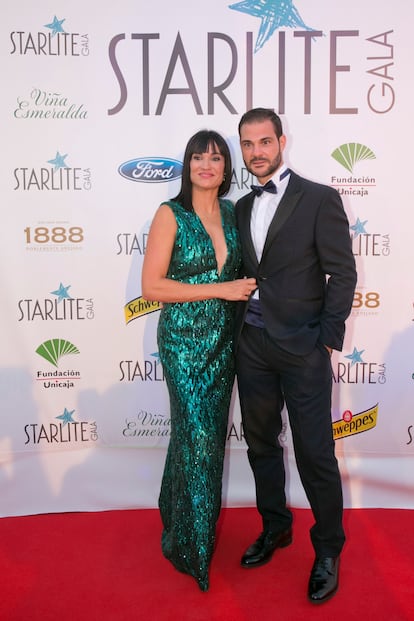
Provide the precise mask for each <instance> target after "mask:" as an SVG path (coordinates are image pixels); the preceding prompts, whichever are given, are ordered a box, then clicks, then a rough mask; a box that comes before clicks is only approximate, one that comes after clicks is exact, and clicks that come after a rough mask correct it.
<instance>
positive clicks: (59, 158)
mask: <svg viewBox="0 0 414 621" xmlns="http://www.w3.org/2000/svg"><path fill="white" fill-rule="evenodd" d="M67 157H68V154H67V153H66V155H61V154H60V153H59V151H56V155H55V158H54V159H53V160H47V163H48V164H53V166H54V167H55V170H58V169H59V168H68V165H67V164H66V162H65V158H67Z"/></svg>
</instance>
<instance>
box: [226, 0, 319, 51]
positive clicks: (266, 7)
mask: <svg viewBox="0 0 414 621" xmlns="http://www.w3.org/2000/svg"><path fill="white" fill-rule="evenodd" d="M229 9H233V10H234V11H241V13H247V14H248V15H253V17H260V19H261V20H262V23H261V24H260V28H259V34H258V35H257V39H256V45H255V49H254V51H255V52H257V51H258V50H260V48H261V47H263V45H264V44H265V43H266V41H268V40H269V39H270V37H271V36H272V34H273V33H274V31H275V30H277V29H278V28H303V29H304V30H315V29H314V28H310V27H309V26H307V25H306V24H305V22H304V21H303V19H302V18H301V16H300V15H299V12H298V10H297V9H296V7H294V6H293V0H242V2H236V3H235V4H229Z"/></svg>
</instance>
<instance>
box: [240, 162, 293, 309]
mask: <svg viewBox="0 0 414 621" xmlns="http://www.w3.org/2000/svg"><path fill="white" fill-rule="evenodd" d="M286 170H287V166H285V165H283V166H282V167H281V168H279V170H278V171H277V172H276V173H275V174H274V175H273V177H272V180H273V182H274V184H275V185H276V188H277V194H272V193H271V192H263V194H261V195H260V196H256V197H255V198H254V202H253V209H252V215H251V219H250V232H251V235H252V240H253V245H254V249H255V251H256V256H257V260H258V261H259V263H260V260H261V258H262V253H263V248H264V245H265V241H266V237H267V233H268V230H269V226H270V223H271V221H272V220H273V217H274V215H275V213H276V209H277V208H278V206H279V203H280V201H281V200H282V197H283V195H284V193H285V190H286V188H287V185H288V183H289V177H290V174H287V175H286V176H285V177H283V179H282V180H280V176H281V175H283V173H284V172H285V171H286ZM253 298H256V299H258V298H259V292H258V290H256V291H255V293H254V294H253Z"/></svg>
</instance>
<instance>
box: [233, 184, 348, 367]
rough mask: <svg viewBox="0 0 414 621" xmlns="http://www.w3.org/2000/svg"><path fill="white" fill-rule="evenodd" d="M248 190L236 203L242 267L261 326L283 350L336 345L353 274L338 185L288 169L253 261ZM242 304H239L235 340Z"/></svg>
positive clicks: (338, 346)
mask: <svg viewBox="0 0 414 621" xmlns="http://www.w3.org/2000/svg"><path fill="white" fill-rule="evenodd" d="M253 199H254V195H253V193H249V194H247V195H246V196H243V197H242V198H241V199H240V200H238V201H237V203H236V215H237V222H238V227H239V232H240V238H241V244H242V253H243V264H244V265H243V269H244V274H245V276H247V277H253V278H256V280H257V283H258V287H259V292H260V302H261V308H262V313H263V320H264V324H265V329H266V331H267V332H268V334H269V336H270V337H271V338H272V339H273V340H274V341H275V342H276V343H277V344H278V345H279V346H280V347H282V348H283V349H285V350H286V351H288V352H291V353H294V354H297V355H305V354H307V353H309V352H310V351H312V349H313V348H314V347H315V345H316V343H317V342H318V341H319V342H320V343H321V344H323V345H328V346H329V347H332V348H333V349H337V350H341V349H342V344H343V339H344V334H345V320H346V318H347V317H348V315H349V313H350V311H351V307H352V302H353V296H354V290H355V285H356V280H357V275H356V269H355V259H354V256H353V253H352V246H351V238H350V234H349V223H348V219H347V216H346V214H345V211H344V208H343V205H342V200H341V198H340V196H339V194H338V192H337V191H336V190H334V189H333V188H330V187H328V186H326V185H321V184H318V183H314V182H312V181H309V180H307V179H304V178H303V177H300V176H299V175H297V174H295V173H294V172H291V175H290V179H289V183H288V186H287V189H286V192H285V194H284V196H283V198H282V200H281V202H280V204H279V206H278V208H277V211H276V213H275V216H274V218H273V220H272V222H271V224H270V227H269V231H268V235H267V238H266V242H265V246H264V249H263V255H262V259H261V261H260V263H258V261H257V257H256V253H255V250H254V246H253V241H252V237H251V233H250V218H251V211H252V206H253ZM246 310H247V304H241V305H239V309H238V311H239V312H238V316H237V322H236V326H237V327H236V330H237V332H236V343H237V339H238V336H239V335H240V332H241V329H242V326H243V322H244V316H245V312H246Z"/></svg>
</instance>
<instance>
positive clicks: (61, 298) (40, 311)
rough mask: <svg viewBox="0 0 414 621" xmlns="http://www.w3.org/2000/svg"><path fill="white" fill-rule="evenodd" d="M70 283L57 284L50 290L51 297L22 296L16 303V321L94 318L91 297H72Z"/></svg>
mask: <svg viewBox="0 0 414 621" xmlns="http://www.w3.org/2000/svg"><path fill="white" fill-rule="evenodd" d="M70 288H71V285H63V283H60V284H59V286H58V287H57V288H56V289H55V290H54V291H50V295H51V296H53V297H46V298H22V299H21V300H19V301H18V303H17V308H18V311H19V314H18V319H17V320H18V321H28V322H32V321H83V320H85V319H94V317H95V311H94V303H93V299H92V298H80V297H79V298H78V297H72V296H71V295H70V294H69V289H70Z"/></svg>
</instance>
